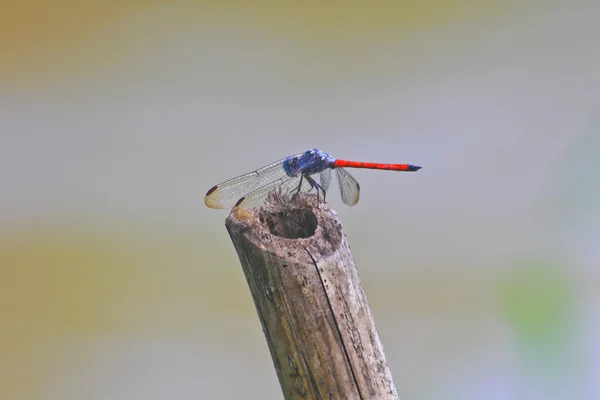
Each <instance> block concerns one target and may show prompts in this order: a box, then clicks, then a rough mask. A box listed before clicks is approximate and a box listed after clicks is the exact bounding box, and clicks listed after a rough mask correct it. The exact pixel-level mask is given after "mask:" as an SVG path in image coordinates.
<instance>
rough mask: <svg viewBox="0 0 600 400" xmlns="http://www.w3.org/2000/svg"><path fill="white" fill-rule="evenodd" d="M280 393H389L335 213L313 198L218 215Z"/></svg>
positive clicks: (318, 396)
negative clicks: (249, 297) (223, 217)
mask: <svg viewBox="0 0 600 400" xmlns="http://www.w3.org/2000/svg"><path fill="white" fill-rule="evenodd" d="M226 227H227V230H228V231H229V234H230V236H231V239H232V241H233V244H234V246H235V248H236V251H237V253H238V256H239V258H240V261H241V264H242V268H243V270H244V274H245V275H246V279H247V281H248V286H249V288H250V292H251V294H252V298H253V299H254V303H255V306H256V310H257V313H258V316H259V318H260V321H261V324H262V327H263V331H264V334H265V338H266V340H267V344H268V346H269V350H270V352H271V357H272V359H273V364H274V366H275V370H276V371H277V376H278V378H279V383H280V385H281V388H282V391H283V394H284V397H285V398H286V399H397V398H398V394H397V392H396V388H395V386H394V383H393V380H392V375H391V372H390V370H389V367H388V364H387V362H386V360H385V356H384V353H383V348H382V345H381V343H380V341H379V336H378V334H377V330H376V328H375V323H374V321H373V316H372V314H371V310H370V309H369V304H368V303H367V298H366V295H365V292H364V290H363V287H362V285H361V283H360V280H359V276H358V271H357V269H356V265H355V263H354V260H353V259H352V255H351V253H350V248H349V246H348V242H347V240H346V235H345V234H344V232H343V231H342V225H341V223H340V220H339V218H338V217H337V215H336V214H335V212H334V211H332V210H331V209H330V208H329V206H328V205H327V204H325V203H322V202H318V201H317V198H316V196H312V195H302V194H301V195H299V196H296V198H295V199H294V201H291V202H289V201H282V200H281V199H280V198H279V197H278V196H276V195H272V196H270V197H269V199H268V200H267V202H266V203H265V204H264V205H263V206H261V208H259V209H256V210H242V209H234V210H233V211H232V213H231V214H230V215H229V217H228V218H227V221H226Z"/></svg>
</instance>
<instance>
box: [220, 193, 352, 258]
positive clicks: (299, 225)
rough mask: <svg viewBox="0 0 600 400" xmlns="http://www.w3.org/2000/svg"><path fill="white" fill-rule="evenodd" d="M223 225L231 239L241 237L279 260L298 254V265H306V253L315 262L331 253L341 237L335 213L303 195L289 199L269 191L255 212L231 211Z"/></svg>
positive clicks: (335, 249)
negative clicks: (314, 259)
mask: <svg viewBox="0 0 600 400" xmlns="http://www.w3.org/2000/svg"><path fill="white" fill-rule="evenodd" d="M225 225H226V226H227V229H228V230H229V232H230V234H231V235H232V236H236V235H237V234H244V235H246V236H247V237H248V239H249V240H250V241H252V242H256V243H261V245H263V246H264V249H265V250H266V251H269V252H271V253H274V254H276V255H279V256H282V257H290V254H298V256H299V257H300V259H299V260H298V261H301V262H309V261H310V259H308V258H307V257H308V253H310V254H311V255H312V256H313V257H317V258H321V257H327V256H329V255H331V254H333V253H335V252H336V251H337V249H338V248H339V246H340V245H341V242H342V235H343V232H342V224H341V222H340V220H339V218H338V217H337V214H336V212H335V211H333V210H332V209H331V208H330V207H329V205H328V204H327V203H325V202H323V201H322V199H320V198H318V197H317V196H316V195H313V194H307V193H300V194H298V195H296V196H294V197H293V198H289V197H288V196H282V195H281V194H279V193H278V192H277V191H273V192H271V194H270V195H269V196H268V197H267V199H266V200H265V202H264V203H263V204H262V205H261V206H260V207H258V208H254V209H242V208H234V209H233V210H232V211H231V213H230V214H229V216H228V217H227V220H226V222H225ZM300 249H304V250H305V251H303V252H300V251H299V250H300ZM307 252H308V253H307ZM300 253H303V255H301V254H300Z"/></svg>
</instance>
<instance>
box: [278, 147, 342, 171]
mask: <svg viewBox="0 0 600 400" xmlns="http://www.w3.org/2000/svg"><path fill="white" fill-rule="evenodd" d="M334 161H335V159H334V158H333V157H331V156H330V155H329V154H327V153H324V152H322V151H321V150H318V149H312V150H307V151H306V152H304V153H302V154H299V155H295V156H290V157H288V158H286V159H285V160H284V161H283V169H284V170H285V173H286V174H287V175H288V176H298V175H300V174H302V175H312V174H316V173H318V172H321V171H324V170H326V169H327V168H331V164H333V162H334Z"/></svg>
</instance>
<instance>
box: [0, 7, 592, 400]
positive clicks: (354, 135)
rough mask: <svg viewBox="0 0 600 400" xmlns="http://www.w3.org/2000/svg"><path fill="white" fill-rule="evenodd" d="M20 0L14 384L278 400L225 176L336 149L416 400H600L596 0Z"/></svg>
mask: <svg viewBox="0 0 600 400" xmlns="http://www.w3.org/2000/svg"><path fill="white" fill-rule="evenodd" d="M190 3H191V2H179V1H175V2H168V3H165V2H157V1H151V0H146V1H125V2H88V1H68V0H54V1H49V2H45V1H41V0H28V1H19V2H16V1H14V2H11V1H9V2H6V1H2V2H0V5H1V11H0V191H1V195H0V398H2V399H6V400H9V399H10V400H12V399H15V400H20V399H61V400H62V399H86V400H109V399H110V400H116V399H173V398H177V399H235V398H253V399H278V398H281V393H280V390H279V385H278V382H277V378H276V375H275V372H274V369H273V367H272V365H271V360H270V356H269V353H268V349H267V346H266V343H265V340H264V337H263V335H262V331H261V327H260V323H259V321H258V318H257V317H256V313H255V310H254V305H253V303H252V299H251V297H250V295H249V291H248V289H247V287H246V283H245V280H244V276H243V273H242V270H241V268H240V265H239V262H238V260H237V257H236V254H235V251H234V249H233V246H232V245H231V242H230V240H229V237H228V235H227V232H226V230H225V228H224V225H223V222H224V219H225V217H226V215H227V212H226V211H217V210H212V209H208V208H206V207H205V206H204V204H203V196H204V194H205V192H206V190H208V189H209V188H210V187H211V186H213V185H214V184H216V183H218V182H220V181H223V180H226V179H228V178H231V177H234V176H236V175H239V174H242V173H245V172H248V171H250V170H253V169H256V168H258V167H260V166H262V165H264V164H267V163H269V162H271V161H274V160H277V159H280V158H282V157H284V156H287V155H290V154H294V153H298V152H301V151H304V150H306V149H308V148H314V147H317V148H320V149H322V150H324V151H327V152H330V153H331V154H332V155H333V156H336V157H340V158H349V159H357V160H363V161H377V162H407V163H414V164H418V165H421V166H423V169H422V170H421V171H419V172H418V173H414V174H398V173H393V172H380V171H367V170H365V171H363V170H360V171H354V172H353V175H354V176H355V177H356V178H357V180H358V181H359V182H360V183H361V188H362V196H361V201H360V203H359V204H358V205H357V206H356V207H353V208H350V207H346V206H345V205H343V204H342V203H341V201H340V199H339V194H338V193H337V189H336V188H333V189H334V190H332V191H331V192H330V194H329V196H328V200H329V202H330V203H331V204H332V205H333V207H334V208H335V209H337V211H338V213H339V214H340V216H341V218H342V221H343V223H344V228H345V231H346V234H347V235H348V238H349V241H350V244H351V246H352V250H353V254H354V257H355V259H356V261H357V264H358V267H359V270H360V273H361V277H362V280H363V284H364V286H365V290H366V292H367V295H368V297H369V300H370V304H371V308H372V310H373V313H374V315H375V318H376V322H377V327H378V330H379V333H380V336H381V339H382V341H383V344H384V347H385V350H386V355H387V358H388V361H389V364H390V366H391V369H392V373H393V374H394V379H395V383H396V385H397V387H398V391H399V393H400V394H401V397H402V398H404V399H461V400H465V399H527V400H531V399H598V398H600V339H599V338H600V311H599V310H600V272H599V267H600V211H599V209H600V208H599V204H600V184H599V183H600V181H599V179H600V178H599V176H600V47H599V42H598V38H599V37H600V25H599V24H598V16H599V15H600V3H599V2H597V1H591V0H589V1H584V0H571V1H566V0H565V1H547V2H538V1H533V0H528V1H503V2H488V1H483V2H481V1H475V0H462V1H458V2H445V1H441V0H432V1H428V2H410V1H384V0H378V1H371V2H366V1H349V2H319V1H305V2H302V3H292V2H273V1H266V0H264V1H261V0H258V1H254V2H241V1H222V2H218V3H217V2H212V3H209V2H196V3H194V4H190Z"/></svg>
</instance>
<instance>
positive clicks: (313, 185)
mask: <svg viewBox="0 0 600 400" xmlns="http://www.w3.org/2000/svg"><path fill="white" fill-rule="evenodd" d="M306 180H307V182H308V183H310V186H311V187H310V189H311V190H312V189H315V190H316V191H317V201H319V191H321V192H323V201H325V193H326V192H325V189H323V187H322V186H321V185H319V184H318V183H317V181H315V180H314V179H313V178H311V177H310V176H308V175H306Z"/></svg>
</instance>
